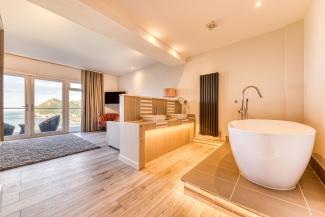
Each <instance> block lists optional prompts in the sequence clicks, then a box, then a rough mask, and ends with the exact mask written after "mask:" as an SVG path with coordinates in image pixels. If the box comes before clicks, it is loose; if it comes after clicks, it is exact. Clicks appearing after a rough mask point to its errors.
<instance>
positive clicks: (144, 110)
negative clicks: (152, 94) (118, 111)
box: [121, 95, 182, 121]
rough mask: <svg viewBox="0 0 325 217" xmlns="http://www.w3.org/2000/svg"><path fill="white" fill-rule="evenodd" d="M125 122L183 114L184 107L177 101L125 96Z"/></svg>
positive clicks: (123, 98)
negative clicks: (146, 117)
mask: <svg viewBox="0 0 325 217" xmlns="http://www.w3.org/2000/svg"><path fill="white" fill-rule="evenodd" d="M121 99H122V100H123V103H122V104H123V111H122V112H123V113H124V121H137V120H140V119H141V116H142V115H157V114H158V115H168V114H178V113H181V112H182V105H181V104H180V103H179V102H178V101H176V100H169V99H159V98H147V97H139V96H128V95H124V96H123V97H122V98H121Z"/></svg>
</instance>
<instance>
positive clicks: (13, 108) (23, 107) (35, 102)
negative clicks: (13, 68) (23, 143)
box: [4, 73, 82, 140]
mask: <svg viewBox="0 0 325 217" xmlns="http://www.w3.org/2000/svg"><path fill="white" fill-rule="evenodd" d="M81 93H82V90H81V85H80V83H78V82H70V81H60V80H52V79H48V78H40V77H35V76H31V75H19V74H11V73H10V74H5V75H4V134H5V140H11V139H19V138H28V137H34V136H41V135H55V134H60V133H63V132H65V133H68V132H78V131H80V125H81V104H82V103H81V100H82V99H81Z"/></svg>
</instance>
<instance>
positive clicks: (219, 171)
mask: <svg viewBox="0 0 325 217" xmlns="http://www.w3.org/2000/svg"><path fill="white" fill-rule="evenodd" d="M194 170H196V171H197V172H198V173H202V175H211V176H215V177H218V178H221V179H224V180H226V181H229V182H232V183H235V182H236V181H237V179H238V175H239V172H238V171H233V170H230V169H226V168H224V167H219V166H215V165H209V164H203V163H201V164H199V165H198V166H196V167H195V168H194Z"/></svg>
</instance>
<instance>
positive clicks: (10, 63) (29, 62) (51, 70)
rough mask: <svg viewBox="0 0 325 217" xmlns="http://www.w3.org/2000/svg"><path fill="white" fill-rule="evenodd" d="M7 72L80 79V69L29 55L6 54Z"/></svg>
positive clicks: (73, 79)
mask: <svg viewBox="0 0 325 217" xmlns="http://www.w3.org/2000/svg"><path fill="white" fill-rule="evenodd" d="M4 68H5V72H6V71H7V72H8V71H10V72H17V73H22V74H30V75H35V76H41V77H42V76H43V77H49V78H54V79H66V80H72V81H80V77H81V73H80V70H79V69H75V68H71V67H67V66H62V65H58V64H53V63H48V62H44V61H39V60H35V59H30V58H27V57H22V56H16V55H12V54H5V61H4Z"/></svg>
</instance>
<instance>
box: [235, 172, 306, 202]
mask: <svg viewBox="0 0 325 217" xmlns="http://www.w3.org/2000/svg"><path fill="white" fill-rule="evenodd" d="M237 187H243V188H247V189H250V190H253V191H257V192H260V193H263V194H267V195H270V196H274V197H278V198H280V199H282V200H286V201H289V202H292V203H296V204H298V205H301V206H304V207H306V208H307V205H306V202H305V200H304V198H303V196H302V193H301V191H300V189H299V188H295V189H293V190H290V191H277V190H272V189H269V188H264V187H262V186H259V185H256V184H254V183H252V182H250V181H248V180H247V179H245V178H244V177H243V176H240V178H239V181H238V185H237Z"/></svg>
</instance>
